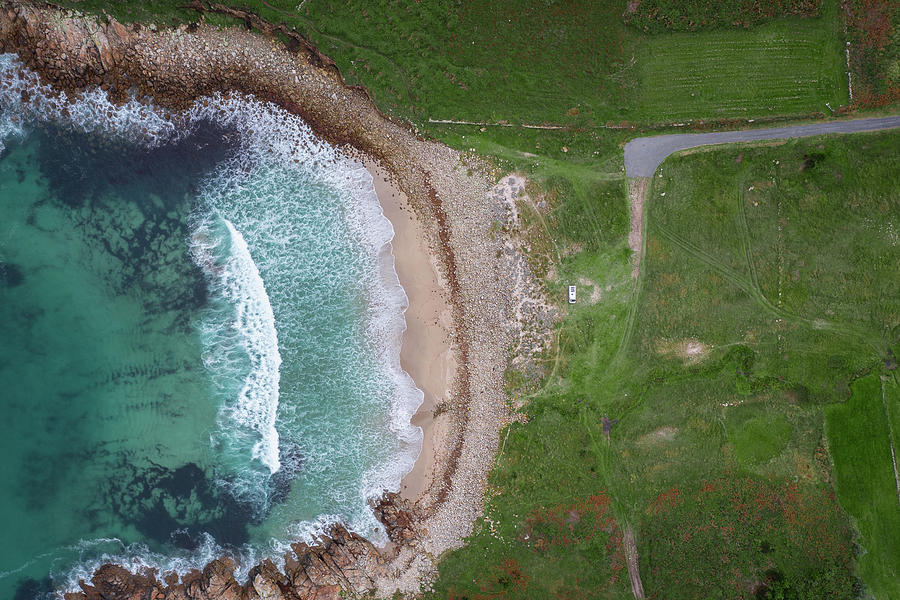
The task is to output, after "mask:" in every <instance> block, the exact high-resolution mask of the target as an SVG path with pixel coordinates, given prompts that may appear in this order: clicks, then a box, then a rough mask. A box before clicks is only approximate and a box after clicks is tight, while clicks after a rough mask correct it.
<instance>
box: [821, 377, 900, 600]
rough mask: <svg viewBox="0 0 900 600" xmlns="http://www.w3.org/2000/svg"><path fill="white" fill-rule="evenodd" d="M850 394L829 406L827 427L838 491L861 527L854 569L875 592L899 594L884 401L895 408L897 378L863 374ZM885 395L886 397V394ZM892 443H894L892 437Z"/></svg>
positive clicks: (898, 518)
mask: <svg viewBox="0 0 900 600" xmlns="http://www.w3.org/2000/svg"><path fill="white" fill-rule="evenodd" d="M852 391H853V393H852V395H851V397H850V399H849V400H848V401H847V402H846V403H844V404H841V405H835V406H829V407H828V409H827V411H826V418H827V422H826V429H827V431H828V440H829V447H830V450H831V455H832V457H833V458H834V466H835V475H836V479H837V490H838V496H839V498H840V500H841V504H842V505H843V506H844V507H845V508H846V510H847V512H848V513H849V514H850V516H851V517H852V518H853V521H854V523H855V525H856V527H857V528H858V530H859V532H860V540H859V543H860V545H861V546H862V548H863V550H864V553H863V554H862V555H861V556H860V557H859V572H860V575H861V576H862V577H863V579H864V580H865V581H866V582H867V583H868V584H869V587H870V588H871V590H872V592H873V593H874V594H875V596H876V597H877V598H896V597H898V596H900V505H898V497H897V487H896V486H897V483H896V481H895V480H894V470H893V466H892V464H891V434H892V429H893V431H895V432H896V427H892V425H893V424H895V423H896V416H895V420H894V423H891V421H889V420H888V419H887V416H888V414H887V413H888V405H887V402H892V403H893V404H894V406H893V407H892V408H893V409H896V402H897V398H898V394H897V384H896V382H894V381H893V379H887V381H881V380H880V378H879V377H878V376H877V375H875V374H872V375H868V376H866V377H864V378H862V379H860V380H858V381H856V382H855V383H854V384H853V386H852ZM888 395H890V398H888V397H887V396H888ZM894 440H895V442H894V443H895V448H896V438H894Z"/></svg>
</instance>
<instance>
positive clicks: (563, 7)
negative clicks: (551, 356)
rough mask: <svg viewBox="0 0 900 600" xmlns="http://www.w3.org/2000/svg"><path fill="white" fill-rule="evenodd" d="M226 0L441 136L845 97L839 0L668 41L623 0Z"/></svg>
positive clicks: (123, 6) (116, 8)
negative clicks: (469, 125)
mask: <svg viewBox="0 0 900 600" xmlns="http://www.w3.org/2000/svg"><path fill="white" fill-rule="evenodd" d="M60 4H63V5H66V6H72V7H74V8H77V9H79V10H93V11H100V10H106V11H109V12H110V13H112V14H113V15H114V16H116V17H118V18H120V19H124V20H149V19H152V18H154V17H155V18H156V20H158V21H161V22H164V23H173V22H183V21H185V20H191V19H196V18H197V17H196V13H193V12H192V11H190V10H188V9H185V8H183V6H184V5H185V3H184V2H180V1H178V0H153V1H151V2H122V3H115V4H110V3H108V2H105V1H104V0H83V1H80V2H73V1H71V0H60ZM226 4H232V5H234V6H239V7H245V8H248V9H250V10H252V11H254V12H256V13H258V14H259V15H260V16H262V17H263V18H265V19H267V20H269V21H271V22H274V23H284V24H286V25H287V26H289V27H292V28H295V29H296V30H297V31H298V32H300V33H301V34H303V35H304V36H306V37H307V38H308V39H310V40H311V41H312V42H313V43H314V44H316V45H317V46H318V47H319V48H320V49H321V50H322V51H323V52H325V53H326V54H327V55H329V56H331V57H332V58H334V60H335V61H336V62H337V64H338V65H339V66H340V68H341V72H342V73H343V74H344V76H345V77H346V78H347V80H348V81H349V82H351V83H359V84H362V85H364V86H365V87H366V88H367V89H368V90H369V91H370V92H371V93H372V95H373V96H374V98H375V101H376V102H377V103H378V105H379V107H380V108H381V109H382V110H384V111H385V112H387V113H389V114H392V115H394V116H397V117H400V118H403V119H408V120H410V121H412V122H413V123H416V124H417V125H419V126H420V127H424V128H426V129H429V128H433V130H434V133H435V134H436V135H440V131H441V128H440V127H437V126H435V124H433V123H429V120H430V119H437V120H440V119H450V120H463V121H479V122H480V121H490V122H498V121H508V122H511V123H552V124H561V125H572V126H577V127H587V128H591V127H594V126H596V125H600V124H603V123H606V122H609V121H613V122H618V121H622V120H627V121H631V122H636V123H660V122H672V121H679V120H684V119H689V118H693V119H716V118H724V117H751V118H752V117H762V116H767V115H774V114H780V115H785V114H787V115H798V116H800V115H807V114H809V113H810V112H822V111H827V109H826V107H825V105H824V103H825V102H831V104H832V106H833V107H835V108H837V106H839V105H840V104H843V103H845V102H846V94H847V81H846V75H845V74H844V68H843V66H842V65H843V54H842V52H843V48H842V43H843V40H842V38H841V33H840V20H839V16H838V14H837V0H824V2H823V8H822V16H820V17H817V18H807V19H800V18H786V19H776V20H774V21H773V22H771V23H768V24H765V25H762V26H760V27H757V28H755V29H751V30H743V29H732V30H719V31H713V32H698V33H686V34H660V35H648V34H644V33H641V32H640V31H638V30H637V29H635V28H631V27H628V26H626V25H625V21H624V18H623V14H624V12H625V8H626V5H627V2H626V0H616V1H613V2H601V3H597V2H591V1H588V0H578V1H575V2H549V3H548V2H545V1H544V0H515V1H512V0H504V1H503V2H491V3H484V2H472V1H465V2H460V3H457V2H449V1H448V0H432V1H430V2H416V1H413V0H390V1H386V2H381V3H375V4H373V3H371V2H365V1H362V0H353V1H350V2H344V3H333V2H324V1H322V0H306V1H304V2H302V3H298V2H297V1H296V0H266V1H265V2H263V1H262V0H246V1H244V2H231V3H227V2H226ZM298 8H299V10H298ZM206 15H207V19H208V20H210V21H211V22H213V23H222V24H232V23H234V21H230V20H227V19H226V20H223V18H222V17H220V16H217V15H214V14H211V13H206ZM692 94H693V95H692ZM429 130H430V129H429ZM494 131H495V129H492V130H490V131H489V132H487V135H488V136H491V135H492V134H493V132H494Z"/></svg>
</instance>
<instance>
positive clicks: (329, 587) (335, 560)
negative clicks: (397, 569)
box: [65, 494, 416, 600]
mask: <svg viewBox="0 0 900 600" xmlns="http://www.w3.org/2000/svg"><path fill="white" fill-rule="evenodd" d="M373 508H374V510H375V514H376V515H377V516H378V517H379V518H380V519H382V524H383V525H384V527H385V530H386V532H387V534H388V537H389V538H390V539H391V540H393V541H399V542H400V543H408V542H410V541H413V540H415V538H416V533H415V529H414V527H413V525H414V523H415V521H416V519H415V514H414V512H413V509H412V508H411V507H410V506H409V504H408V503H407V502H406V501H404V500H402V499H400V497H399V496H398V495H397V494H385V495H384V497H383V498H382V499H381V500H380V501H379V502H377V503H376V504H375V506H374V507H373ZM292 548H293V551H294V554H293V555H290V554H289V555H288V556H286V557H285V569H284V572H283V573H282V572H281V571H280V570H279V569H278V567H276V566H275V564H274V563H273V562H272V561H269V560H266V561H263V562H262V563H261V564H259V565H257V566H255V567H253V568H252V569H251V570H250V572H249V574H248V577H247V581H246V583H244V584H243V585H242V584H240V583H239V582H238V581H237V580H236V579H235V577H234V569H235V564H234V561H232V560H231V559H230V558H219V559H216V560H214V561H212V562H210V563H209V564H208V565H206V567H205V568H204V569H203V571H202V572H200V571H192V572H190V573H187V574H186V575H184V576H182V577H181V578H180V579H179V578H178V577H177V576H173V575H172V574H167V576H166V577H164V578H163V579H162V580H160V579H159V578H158V577H159V575H160V574H158V573H155V572H152V571H147V572H139V573H132V572H130V571H129V570H128V569H126V568H124V567H122V566H119V565H111V564H107V565H103V566H102V567H100V568H99V569H97V570H96V571H95V572H94V574H93V576H92V577H91V581H90V583H88V582H84V581H82V582H81V583H80V586H81V591H78V592H69V593H67V594H66V595H65V600H337V599H338V598H345V597H347V596H348V595H349V596H360V595H364V594H366V593H368V592H370V591H371V590H374V589H375V587H376V584H375V579H376V577H378V576H379V575H381V574H382V572H383V571H384V565H385V562H386V559H387V558H390V555H391V553H392V551H390V550H388V551H381V550H379V549H378V548H376V547H375V546H374V545H373V544H372V543H371V542H369V541H368V540H366V539H365V538H363V537H361V536H359V535H357V534H355V533H353V532H351V531H348V530H347V528H346V527H344V526H343V525H340V524H337V525H333V526H332V527H331V528H330V529H329V530H328V531H327V533H325V534H324V535H322V536H320V537H319V538H318V539H317V540H316V543H313V544H304V543H298V544H294V545H293V546H292ZM385 554H387V556H385Z"/></svg>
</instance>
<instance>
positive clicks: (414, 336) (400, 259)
mask: <svg viewBox="0 0 900 600" xmlns="http://www.w3.org/2000/svg"><path fill="white" fill-rule="evenodd" d="M364 164H365V165H366V169H368V171H369V173H371V174H372V178H373V179H374V182H375V192H376V193H377V195H378V201H379V202H380V203H381V207H382V210H384V215H385V216H386V217H387V218H388V220H390V222H391V224H392V225H393V226H394V239H393V241H392V242H391V246H392V251H393V254H394V267H395V269H396V270H397V276H398V277H399V279H400V284H401V285H402V286H403V289H404V290H405V291H406V295H407V297H408V298H409V308H408V309H407V311H406V331H405V332H404V333H403V340H402V347H401V349H400V365H401V366H402V367H403V370H405V371H406V372H407V373H409V375H410V376H411V377H412V378H413V381H415V382H416V386H417V387H418V388H419V389H420V390H422V391H423V392H424V395H425V397H424V400H423V402H422V406H421V407H419V410H418V412H416V414H415V416H414V417H413V419H412V423H413V425H416V426H418V427H421V428H422V430H423V432H424V434H425V435H424V440H423V442H422V452H421V453H420V454H419V457H418V459H417V460H416V463H415V466H414V467H413V469H412V471H410V472H409V473H408V474H407V475H406V476H405V477H404V478H403V481H402V484H401V489H400V494H401V495H402V496H403V497H404V498H407V499H410V500H413V501H416V500H418V499H419V498H421V496H422V495H423V494H424V492H425V491H426V490H427V489H428V486H429V485H430V484H431V482H432V481H433V479H434V470H435V460H436V457H437V453H436V452H435V448H436V447H440V446H441V443H440V440H441V438H442V436H443V435H444V434H445V425H444V424H443V423H442V422H441V420H440V419H435V417H434V415H435V411H436V410H438V411H440V408H438V407H439V406H440V405H441V403H442V402H446V401H447V400H448V399H449V395H450V386H451V383H452V381H453V376H454V372H455V368H456V364H455V361H454V360H453V353H452V350H451V338H450V329H451V327H452V325H453V323H452V314H451V312H450V304H449V303H448V301H447V291H446V286H445V285H442V283H441V281H440V279H441V278H440V276H439V275H438V270H437V266H436V262H435V259H434V256H433V255H432V252H431V250H430V249H429V247H428V242H427V240H426V234H425V229H424V228H423V226H422V223H421V222H420V220H419V217H418V216H417V215H416V213H415V211H414V210H413V209H412V208H411V207H410V205H409V200H408V198H407V197H406V194H404V193H403V192H402V191H400V189H399V188H398V187H397V186H396V185H395V184H394V183H392V182H391V178H390V176H389V175H388V173H387V171H386V170H385V169H384V168H382V167H380V166H379V165H378V164H377V163H376V162H375V161H373V160H371V159H368V160H364Z"/></svg>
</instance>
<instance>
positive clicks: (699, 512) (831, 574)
mask: <svg viewBox="0 0 900 600" xmlns="http://www.w3.org/2000/svg"><path fill="white" fill-rule="evenodd" d="M645 515H646V518H645V520H644V524H643V527H642V532H641V535H642V537H643V539H644V541H645V546H646V547H645V549H644V550H643V553H644V556H642V567H643V568H642V575H643V579H644V584H645V586H646V588H647V590H648V591H650V594H649V597H651V598H663V597H665V593H664V590H671V589H679V590H682V591H683V592H684V593H687V594H688V595H689V594H690V593H691V590H694V591H696V592H697V593H698V594H699V593H701V592H702V593H703V594H709V593H710V592H712V591H713V590H719V592H720V593H721V594H723V597H729V598H751V597H753V596H754V594H756V593H757V592H759V591H760V589H759V588H760V586H765V585H767V583H766V582H767V581H773V580H774V579H778V578H781V579H779V581H782V580H783V581H790V582H792V583H791V585H793V586H795V588H797V586H805V585H815V586H819V588H821V589H820V590H819V591H820V592H822V595H821V596H817V597H829V598H830V597H835V598H843V597H848V596H846V593H847V592H848V591H849V592H850V593H852V587H853V577H852V568H851V561H852V557H853V552H852V549H851V544H852V535H851V532H850V529H849V527H848V526H847V522H846V517H845V516H844V515H843V513H842V512H841V509H840V507H839V506H838V504H837V501H836V500H835V497H834V494H833V493H832V492H831V491H830V490H826V489H824V488H822V487H818V486H813V485H801V484H797V483H794V482H782V483H773V482H769V481H765V480H759V479H753V478H750V477H733V476H731V475H730V474H726V476H725V477H723V478H720V479H716V480H713V481H708V482H705V483H704V484H703V485H702V486H700V487H699V488H697V489H696V490H695V491H693V492H691V493H685V492H683V491H682V490H680V489H679V488H672V489H669V490H666V491H664V492H662V493H661V494H659V495H658V496H657V497H656V498H655V499H654V500H653V501H652V502H651V503H650V505H649V507H648V508H647V509H646V510H645ZM644 565H646V566H649V569H648V568H646V566H644ZM773 574H777V577H775V575H773ZM773 577H774V579H773ZM748 582H751V583H752V585H748ZM797 589H799V588H797ZM832 591H833V592H834V594H833V595H832V594H831V592H832ZM684 593H683V594H682V595H684ZM801 597H802V596H801Z"/></svg>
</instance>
